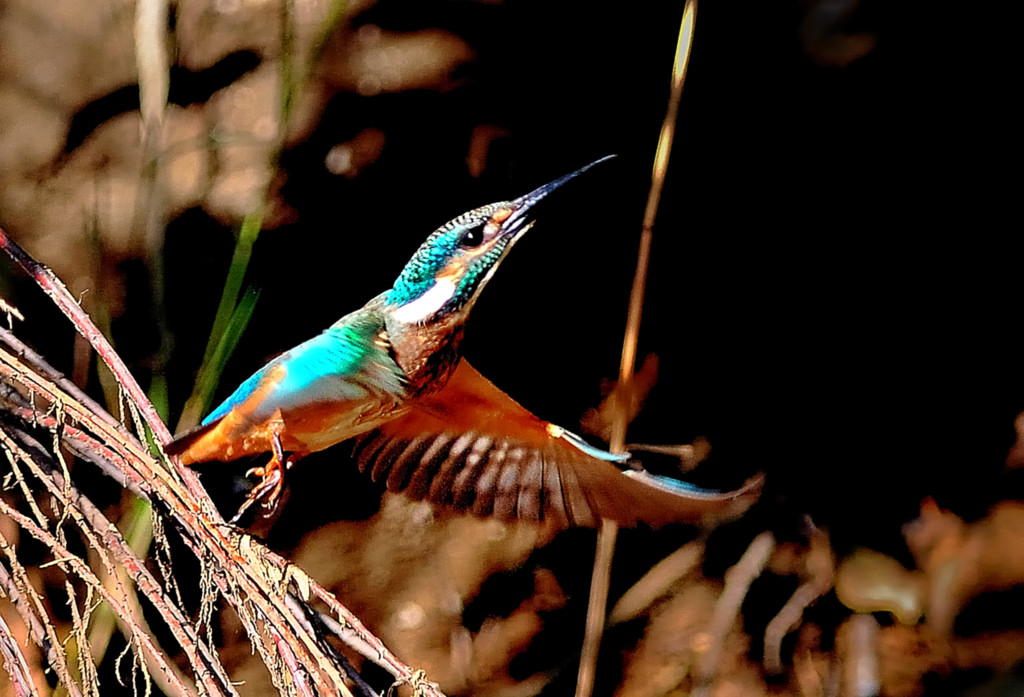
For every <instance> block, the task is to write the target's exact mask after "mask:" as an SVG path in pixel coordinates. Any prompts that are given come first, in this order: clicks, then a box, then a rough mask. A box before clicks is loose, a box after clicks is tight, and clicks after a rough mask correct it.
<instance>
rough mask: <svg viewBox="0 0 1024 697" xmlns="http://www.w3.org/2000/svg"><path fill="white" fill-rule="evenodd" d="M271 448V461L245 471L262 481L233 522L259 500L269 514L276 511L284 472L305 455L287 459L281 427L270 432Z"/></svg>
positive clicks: (292, 456)
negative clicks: (282, 442) (282, 441)
mask: <svg viewBox="0 0 1024 697" xmlns="http://www.w3.org/2000/svg"><path fill="white" fill-rule="evenodd" d="M270 450H271V453H272V456H271V458H270V462H268V463H267V464H266V465H264V466H263V467H253V468H252V469H251V470H249V471H248V472H246V473H245V476H246V477H249V476H252V475H256V476H258V477H261V478H262V479H261V480H260V483H259V484H257V485H256V486H254V487H253V489H252V491H250V492H249V496H248V497H246V499H245V502H243V503H242V505H241V506H240V507H239V508H238V512H237V513H235V516H234V518H232V519H231V521H230V522H231V523H237V522H238V520H239V519H240V518H241V517H242V515H243V514H244V513H245V512H246V511H247V510H249V508H250V507H251V506H252V505H253V504H254V503H256V502H257V501H262V502H263V507H264V508H266V509H267V515H269V514H271V513H273V512H274V509H275V508H277V504H278V501H279V500H280V498H281V491H282V489H283V488H284V473H285V471H286V470H289V469H291V467H292V465H294V464H295V463H296V462H298V461H299V460H301V459H302V457H303V455H300V454H295V453H293V454H292V455H291V456H289V457H288V458H287V459H285V456H284V448H283V447H282V446H281V432H280V429H279V428H273V429H272V430H271V432H270Z"/></svg>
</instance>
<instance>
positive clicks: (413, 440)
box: [165, 155, 760, 528]
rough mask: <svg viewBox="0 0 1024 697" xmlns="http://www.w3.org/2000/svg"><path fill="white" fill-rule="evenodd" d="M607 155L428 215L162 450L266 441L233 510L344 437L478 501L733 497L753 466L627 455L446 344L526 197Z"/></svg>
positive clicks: (190, 457)
mask: <svg viewBox="0 0 1024 697" xmlns="http://www.w3.org/2000/svg"><path fill="white" fill-rule="evenodd" d="M612 157H614V156H612V155H609V156H607V157H604V158H601V159H599V160H596V161H594V162H591V163H590V164H588V165H585V166H583V167H581V168H579V169H577V170H576V171H574V172H571V173H569V174H566V175H564V176H562V177H559V178H558V179H555V180H554V181H551V182H549V183H547V184H544V185H543V186H540V187H539V188H537V189H535V190H533V191H531V192H530V193H527V194H525V195H523V196H520V197H519V198H515V199H513V200H511V201H500V202H497V203H491V204H488V205H485V206H481V207H479V208H476V209H474V210H471V211H469V212H466V213H463V214H462V215H460V216H458V217H456V218H454V219H453V220H451V221H449V222H448V223H446V224H444V225H442V226H441V227H440V228H438V229H437V230H435V231H434V232H433V233H431V234H430V236H429V237H427V239H426V241H425V242H424V243H423V244H422V245H421V246H420V247H419V249H418V250H417V251H416V253H415V254H414V255H413V257H412V259H411V260H410V261H409V262H408V264H406V266H405V267H404V268H403V269H402V272H401V273H400V274H399V276H398V278H397V280H396V281H395V283H394V285H393V286H392V287H391V288H390V289H388V290H387V291H385V292H383V293H381V294H379V295H377V296H376V297H374V298H372V299H371V300H370V301H369V302H367V303H366V304H365V305H364V306H363V307H361V308H360V309H358V310H355V311H354V312H351V313H349V314H347V315H345V316H343V317H342V318H341V319H339V320H338V321H336V322H335V323H334V324H332V325H330V326H329V327H328V328H327V329H326V330H324V331H323V332H322V333H321V334H319V335H318V336H315V337H314V338H312V339H309V340H308V341H305V342H303V343H301V344H299V345H298V346H295V347H294V348H292V349H291V350H289V351H286V352H285V353H283V354H281V355H280V356H278V357H277V358H274V359H273V360H271V361H270V362H269V363H267V364H266V365H265V366H264V367H263V368H261V369H260V370H258V371H257V372H256V373H254V374H253V375H252V376H251V377H249V378H248V379H247V380H246V381H245V382H243V383H242V384H241V385H240V386H239V387H238V388H237V389H235V391H234V392H233V393H232V394H231V395H230V396H229V397H228V398H227V399H226V400H225V401H224V402H223V403H222V404H220V406H218V407H217V408H216V409H214V410H213V411H212V412H211V413H210V414H209V415H208V416H207V417H206V418H205V419H204V420H203V421H202V423H201V424H200V425H199V426H198V427H197V428H196V429H194V430H192V431H190V432H187V433H185V434H182V435H179V436H178V437H177V438H175V439H174V440H173V441H171V443H170V444H169V445H167V446H165V450H166V452H167V453H168V454H169V455H172V456H177V458H178V460H179V462H180V463H181V464H182V465H194V464H197V463H202V462H208V461H215V460H216V461H224V462H228V461H231V460H235V459H237V458H240V457H243V456H248V455H255V454H259V453H266V452H270V453H271V458H270V461H269V462H268V463H267V464H266V465H263V466H260V467H255V468H253V469H251V470H250V471H249V472H248V473H247V474H248V475H256V476H258V477H260V478H261V480H260V482H259V483H258V484H257V485H256V486H254V487H253V489H252V491H251V492H250V493H249V495H248V498H247V499H246V500H245V502H244V503H243V504H242V506H241V507H240V508H239V510H238V513H236V515H235V516H234V518H233V519H232V522H233V523H234V522H237V521H238V520H239V519H240V518H241V517H242V515H243V514H244V513H245V511H246V510H247V509H248V508H249V507H250V506H252V505H253V504H254V503H256V502H262V504H263V506H264V507H265V508H267V509H269V510H271V511H272V510H273V509H274V508H275V507H276V505H277V502H278V500H279V498H280V496H281V493H282V488H283V485H284V473H285V471H287V470H288V469H290V468H291V467H292V466H293V465H294V464H295V463H296V462H297V461H298V460H300V459H301V458H302V457H303V456H305V455H306V454H308V453H311V452H315V451H319V450H323V449H325V448H328V447H330V446H333V445H335V444H337V443H340V442H342V441H346V440H352V441H353V443H354V448H353V454H354V458H355V460H356V462H357V463H358V466H359V468H360V470H362V471H363V472H367V471H368V472H369V473H370V475H371V477H372V478H373V479H374V480H375V481H384V482H386V484H387V487H388V489H389V490H391V491H396V492H403V493H405V494H406V495H407V496H409V497H411V498H413V499H416V500H420V499H426V500H428V501H430V502H431V503H433V504H435V505H438V506H446V507H452V508H454V509H456V510H460V511H468V512H471V513H472V514H474V515H477V516H493V517H497V518H500V519H504V520H513V519H518V520H531V521H541V522H544V521H547V522H550V523H552V524H554V525H556V526H557V527H560V528H564V527H574V526H596V525H598V524H599V523H600V520H601V519H604V518H607V519H610V520H614V521H617V522H618V523H619V524H622V525H628V526H632V525H636V524H638V523H644V524H647V525H650V526H660V525H664V524H667V523H672V522H689V523H693V522H700V521H702V520H703V519H705V518H707V517H714V516H722V517H725V516H733V515H735V514H736V513H738V512H741V511H742V510H745V509H746V508H747V507H748V506H749V505H750V503H752V501H753V500H754V499H756V497H757V495H758V492H759V488H760V481H759V480H754V481H752V482H750V483H748V484H747V485H745V486H743V487H741V488H739V489H737V490H735V491H729V492H718V491H711V490H706V489H701V488H698V487H696V486H693V485H690V484H688V483H686V482H682V481H680V480H677V479H675V478H671V477H665V476H660V475H655V474H651V473H649V472H647V471H645V470H642V469H639V468H636V467H630V466H629V464H627V463H632V462H633V461H631V460H630V457H631V455H630V454H629V453H610V452H606V451H604V450H602V449H600V448H598V447H595V446H593V445H590V444H589V443H588V442H586V441H585V440H584V439H583V438H581V437H580V436H577V435H575V434H573V433H572V432H571V431H568V430H566V429H564V428H561V427H559V426H557V425H555V424H552V423H549V422H546V421H543V420H542V419H540V418H539V417H537V416H535V415H534V414H533V413H531V412H530V411H528V410H527V409H525V408H524V407H522V406H520V405H519V404H518V403H517V402H515V400H513V399H512V398H511V397H509V396H508V395H507V394H505V393H504V392H503V391H502V390H500V389H499V388H498V387H496V386H495V385H493V384H492V383H491V382H490V381H489V380H487V379H486V378H485V377H484V376H483V375H481V374H480V373H479V372H478V371H476V370H475V369H474V368H473V367H472V366H471V365H470V364H469V363H468V362H467V361H466V360H465V358H463V356H462V353H461V351H460V344H461V341H462V338H463V334H464V328H465V323H466V319H467V317H468V316H469V314H470V311H471V310H472V308H473V306H474V304H475V303H476V301H477V299H478V298H479V297H480V294H481V291H482V290H483V288H484V286H486V285H487V283H488V281H490V279H491V278H492V277H493V276H494V273H495V271H496V270H497V269H498V266H499V265H500V264H501V262H502V260H504V259H505V257H506V255H507V254H508V253H509V250H510V249H511V248H512V246H513V245H514V244H515V243H516V242H517V241H518V240H519V239H520V238H521V237H522V236H523V234H524V233H526V231H527V230H529V229H530V228H531V227H532V226H533V225H534V223H535V222H536V221H535V220H534V219H533V217H532V216H531V215H528V214H529V213H530V212H531V211H532V210H533V207H534V206H535V205H536V204H537V203H538V202H539V201H540V200H542V199H543V198H545V197H546V196H547V195H548V194H550V193H551V192H552V191H554V190H556V189H558V188H559V187H561V186H562V185H563V184H565V183H566V182H568V181H569V180H571V179H573V178H575V177H577V176H579V175H580V174H582V173H583V172H585V171H587V170H588V169H590V168H591V167H594V166H595V165H597V164H600V163H602V162H605V161H607V160H608V159H611V158H612Z"/></svg>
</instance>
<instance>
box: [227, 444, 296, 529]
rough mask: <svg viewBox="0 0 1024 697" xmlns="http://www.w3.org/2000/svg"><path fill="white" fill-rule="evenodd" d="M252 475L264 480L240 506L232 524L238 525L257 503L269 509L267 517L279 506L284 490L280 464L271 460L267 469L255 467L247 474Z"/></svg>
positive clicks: (282, 470)
mask: <svg viewBox="0 0 1024 697" xmlns="http://www.w3.org/2000/svg"><path fill="white" fill-rule="evenodd" d="M252 475H256V476H258V477H262V480H261V481H260V483H259V484H257V485H256V486H254V487H253V488H252V491H250V492H249V496H247V497H246V499H245V501H244V502H243V503H242V505H241V506H239V508H238V512H237V513H235V515H234V517H233V518H232V519H231V520H230V521H228V522H230V523H231V524H237V523H238V521H239V520H240V519H241V518H242V516H243V515H244V514H245V512H246V511H248V510H249V509H250V508H251V507H252V505H253V504H254V503H256V502H257V501H259V502H261V503H262V504H263V507H264V508H265V509H267V513H266V515H270V514H271V513H273V512H274V511H275V510H276V509H277V504H278V502H279V501H280V500H281V492H282V490H283V489H284V468H283V467H282V466H281V464H280V463H275V461H274V460H271V461H270V464H268V465H267V466H266V467H253V468H252V469H250V470H249V471H248V472H246V473H245V476H246V477H249V476H252Z"/></svg>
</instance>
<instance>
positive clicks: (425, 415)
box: [355, 360, 760, 527]
mask: <svg viewBox="0 0 1024 697" xmlns="http://www.w3.org/2000/svg"><path fill="white" fill-rule="evenodd" d="M549 426H550V424H548V423H547V422H545V421H542V420H541V419H538V418H537V417H536V416H534V415H533V414H531V413H530V412H529V411H527V410H526V409H524V408H523V407H522V406H520V405H519V404H518V403H516V402H515V401H514V400H513V399H512V398H511V397H509V396H508V395H506V394H505V393H504V392H502V391H501V390H499V389H498V388H497V387H495V386H494V385H493V384H491V383H490V382H489V381H488V380H487V379H486V378H484V377H483V376H482V375H480V373H478V372H477V371H476V370H475V369H474V368H472V367H471V366H470V365H469V364H468V363H467V362H466V361H465V360H463V361H462V362H460V364H459V365H458V367H457V368H456V370H455V372H454V374H453V375H452V377H451V379H450V380H449V382H448V384H447V385H446V386H445V387H444V388H443V389H441V390H440V391H438V392H437V393H435V394H434V395H432V396H430V397H426V398H421V399H419V400H417V402H416V405H415V407H413V408H412V409H411V410H410V411H409V412H408V413H407V414H405V415H404V416H401V417H399V418H397V419H394V420H392V421H390V422H388V423H386V424H384V425H383V426H381V427H379V428H378V429H377V430H375V431H371V432H370V433H368V434H366V435H364V436H360V437H359V438H358V440H357V442H356V448H355V454H356V458H357V461H358V462H359V467H360V469H361V470H362V471H364V472H366V471H369V472H370V473H371V476H372V477H373V479H374V480H375V481H384V482H386V484H387V487H388V489H389V490H391V491H395V492H404V493H405V494H406V495H407V496H409V497H411V498H413V499H417V500H419V499H427V500H429V501H430V502H432V503H434V504H438V505H442V506H451V507H454V508H456V509H460V510H468V511H471V512H472V513H473V514H475V515H478V516H492V515H493V516H497V517H499V518H502V519H505V520H511V519H520V520H531V521H548V522H551V523H554V524H555V525H557V526H558V527H570V526H595V525H597V524H598V523H599V522H600V520H601V518H609V519H612V520H615V521H617V522H618V523H619V524H621V525H625V526H633V525H636V524H637V523H639V522H643V523H646V524H648V525H652V526H658V525H664V524H666V523H672V522H690V523H693V522H698V521H700V520H702V519H704V518H707V517H716V516H732V515H736V514H738V513H740V512H742V511H743V510H745V509H746V508H747V507H748V506H749V505H750V504H751V503H752V502H753V500H754V499H756V497H757V494H758V493H759V488H760V486H759V482H755V483H754V484H752V485H749V486H747V487H744V488H742V489H739V490H737V491H733V492H726V493H719V492H711V491H706V490H702V489H697V488H695V487H691V486H690V485H687V484H685V483H682V482H676V481H675V480H670V479H666V478H663V477H655V476H652V475H646V474H641V475H640V476H628V475H627V474H625V473H623V472H622V471H621V470H619V468H618V467H616V466H615V465H613V464H611V463H609V462H605V461H604V460H600V459H598V458H595V457H592V456H590V455H588V454H586V453H584V452H583V451H582V450H580V449H578V448H577V447H575V446H574V445H572V444H571V443H569V442H568V441H566V440H564V439H562V438H558V437H555V436H553V435H551V433H550V432H549V430H548V427H549Z"/></svg>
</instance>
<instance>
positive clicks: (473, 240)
mask: <svg viewBox="0 0 1024 697" xmlns="http://www.w3.org/2000/svg"><path fill="white" fill-rule="evenodd" d="M483 241H484V230H483V227H482V226H479V225H478V226H476V227H471V228H469V229H468V230H466V232H465V234H463V235H462V239H460V240H459V246H460V247H467V248H468V247H479V246H480V243H481V242H483Z"/></svg>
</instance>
